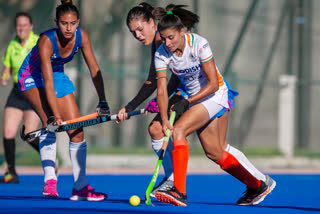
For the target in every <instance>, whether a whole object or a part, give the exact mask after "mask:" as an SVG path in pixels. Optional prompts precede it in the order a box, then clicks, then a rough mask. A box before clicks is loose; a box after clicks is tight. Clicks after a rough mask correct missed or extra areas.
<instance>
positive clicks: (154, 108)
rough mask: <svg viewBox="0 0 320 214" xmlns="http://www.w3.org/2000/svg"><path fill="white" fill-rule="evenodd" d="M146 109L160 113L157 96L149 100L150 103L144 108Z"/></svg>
mask: <svg viewBox="0 0 320 214" xmlns="http://www.w3.org/2000/svg"><path fill="white" fill-rule="evenodd" d="M144 110H145V111H148V112H150V113H158V112H159V109H158V107H157V98H156V97H155V98H153V99H152V100H150V101H149V103H148V105H147V106H146V107H145V108H144Z"/></svg>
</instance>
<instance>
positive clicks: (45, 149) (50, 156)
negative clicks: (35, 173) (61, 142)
mask: <svg viewBox="0 0 320 214" xmlns="http://www.w3.org/2000/svg"><path fill="white" fill-rule="evenodd" d="M39 142H40V144H39V149H40V159H41V164H42V168H43V172H44V182H46V181H47V180H50V179H55V180H57V176H56V174H55V171H54V167H55V165H56V152H57V147H56V134H55V133H48V134H44V135H41V136H40V137H39Z"/></svg>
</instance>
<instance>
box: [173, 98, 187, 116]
mask: <svg viewBox="0 0 320 214" xmlns="http://www.w3.org/2000/svg"><path fill="white" fill-rule="evenodd" d="M188 109H189V102H188V100H186V99H182V100H180V101H178V102H177V103H176V104H174V105H173V107H172V109H171V110H172V111H175V112H176V121H177V120H179V118H180V117H181V116H182V115H183V113H184V112H185V111H187V110H188Z"/></svg>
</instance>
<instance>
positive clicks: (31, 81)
mask: <svg viewBox="0 0 320 214" xmlns="http://www.w3.org/2000/svg"><path fill="white" fill-rule="evenodd" d="M33 82H34V80H33V79H31V78H29V79H26V80H25V81H24V83H25V84H30V83H33Z"/></svg>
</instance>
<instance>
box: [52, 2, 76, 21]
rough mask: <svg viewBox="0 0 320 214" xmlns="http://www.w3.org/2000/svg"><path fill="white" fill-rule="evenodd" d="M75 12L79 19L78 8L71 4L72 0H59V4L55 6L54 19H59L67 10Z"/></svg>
mask: <svg viewBox="0 0 320 214" xmlns="http://www.w3.org/2000/svg"><path fill="white" fill-rule="evenodd" d="M70 11H71V12H75V13H76V14H77V18H78V19H79V11H78V8H77V7H76V6H75V5H74V4H72V0H61V4H60V5H59V6H58V7H57V8H56V19H57V20H59V18H60V16H61V15H62V14H64V13H67V12H70Z"/></svg>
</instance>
